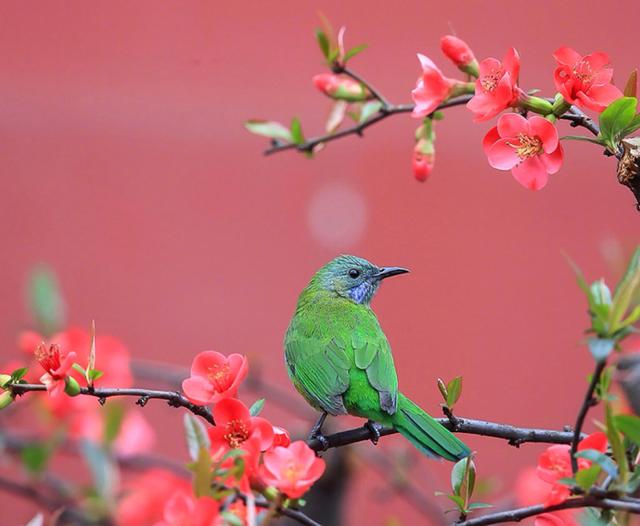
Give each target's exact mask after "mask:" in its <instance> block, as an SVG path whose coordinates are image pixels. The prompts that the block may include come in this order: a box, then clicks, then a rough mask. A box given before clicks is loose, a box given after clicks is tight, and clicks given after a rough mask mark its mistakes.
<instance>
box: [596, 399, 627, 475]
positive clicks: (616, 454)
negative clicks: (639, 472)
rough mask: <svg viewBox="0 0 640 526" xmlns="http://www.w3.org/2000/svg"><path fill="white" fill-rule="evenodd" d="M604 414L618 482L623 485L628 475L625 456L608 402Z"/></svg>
mask: <svg viewBox="0 0 640 526" xmlns="http://www.w3.org/2000/svg"><path fill="white" fill-rule="evenodd" d="M604 414H605V424H606V426H607V429H606V432H607V438H608V439H609V444H610V445H611V451H612V453H613V458H614V459H615V461H616V463H617V464H618V471H619V473H620V476H619V479H620V482H622V484H623V485H624V484H625V483H626V482H627V473H628V469H627V456H626V453H625V450H624V446H623V445H622V440H621V439H620V434H619V433H618V428H617V427H616V421H615V420H614V415H613V410H612V409H611V404H610V403H608V402H607V403H605V405H604ZM602 468H603V469H604V470H605V471H606V468H605V467H604V466H602Z"/></svg>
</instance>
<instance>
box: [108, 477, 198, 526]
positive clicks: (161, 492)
mask: <svg viewBox="0 0 640 526" xmlns="http://www.w3.org/2000/svg"><path fill="white" fill-rule="evenodd" d="M190 489H191V484H190V483H189V481H188V480H186V479H183V478H182V477H179V476H178V475H174V474H173V473H170V472H169V471H165V470H162V469H157V468H156V469H151V470H149V471H145V472H144V473H143V474H142V475H138V476H137V477H135V478H133V479H131V480H130V481H129V482H128V483H126V484H125V485H124V488H123V492H122V493H123V496H122V498H121V499H120V500H119V501H118V504H117V508H116V514H115V515H116V524H117V525H118V526H130V525H132V524H135V525H136V526H154V525H155V524H156V523H157V522H158V521H160V520H162V518H163V515H164V508H165V505H166V504H167V501H168V500H169V499H170V498H171V497H172V495H174V494H175V493H176V492H177V491H183V492H189V491H190Z"/></svg>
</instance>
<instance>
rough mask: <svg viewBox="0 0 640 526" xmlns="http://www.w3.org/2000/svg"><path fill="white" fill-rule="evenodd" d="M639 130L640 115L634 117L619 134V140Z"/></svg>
mask: <svg viewBox="0 0 640 526" xmlns="http://www.w3.org/2000/svg"><path fill="white" fill-rule="evenodd" d="M638 129H640V115H636V116H635V117H634V118H633V119H632V120H631V123H630V124H629V125H628V126H627V127H626V128H625V129H624V130H622V132H621V138H624V137H626V136H627V135H631V134H632V133H633V132H634V131H636V130H638Z"/></svg>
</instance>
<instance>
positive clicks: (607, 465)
mask: <svg viewBox="0 0 640 526" xmlns="http://www.w3.org/2000/svg"><path fill="white" fill-rule="evenodd" d="M575 457H576V458H586V459H587V460H591V461H592V462H595V463H596V464H598V465H599V466H600V467H601V468H602V469H603V470H605V471H606V472H607V475H609V476H611V477H612V478H614V479H615V478H616V477H617V476H618V466H616V463H615V462H614V461H613V460H611V458H609V457H608V456H607V455H605V454H604V453H601V452H600V451H598V450H596V449H584V450H582V451H577V452H576V454H575ZM583 477H586V478H589V475H583ZM576 482H577V483H578V484H580V481H579V479H578V475H577V474H576Z"/></svg>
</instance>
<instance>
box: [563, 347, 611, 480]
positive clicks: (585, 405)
mask: <svg viewBox="0 0 640 526" xmlns="http://www.w3.org/2000/svg"><path fill="white" fill-rule="evenodd" d="M606 365H607V362H606V360H602V361H600V362H598V363H597V364H596V368H595V370H594V371H593V375H592V376H591V381H590V382H589V387H588V388H587V392H586V393H585V395H584V400H583V401H582V406H581V407H580V411H579V412H578V417H577V418H576V425H575V426H574V428H573V438H572V440H571V450H570V452H569V455H570V458H571V471H573V474H574V475H575V474H576V472H577V471H578V459H576V457H575V454H576V451H578V444H579V442H580V433H581V431H582V426H583V424H584V420H585V418H586V417H587V413H588V412H589V409H590V408H591V407H593V406H594V405H596V404H597V403H598V402H597V400H596V399H595V398H594V397H593V393H594V391H595V390H596V386H597V385H598V382H599V381H600V375H601V374H602V371H604V368H605V367H606Z"/></svg>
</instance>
